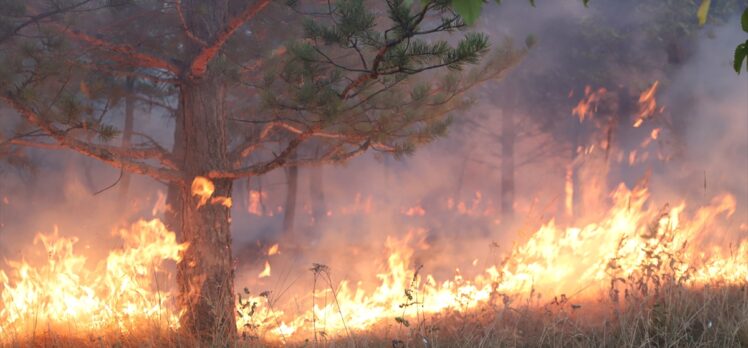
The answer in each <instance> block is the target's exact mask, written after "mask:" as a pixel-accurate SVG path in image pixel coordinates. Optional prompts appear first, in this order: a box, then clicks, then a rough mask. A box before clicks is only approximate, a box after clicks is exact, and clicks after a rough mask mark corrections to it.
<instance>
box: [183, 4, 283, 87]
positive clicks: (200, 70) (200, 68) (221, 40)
mask: <svg viewBox="0 0 748 348" xmlns="http://www.w3.org/2000/svg"><path fill="white" fill-rule="evenodd" d="M268 4H270V0H259V1H257V2H255V3H254V4H253V5H252V6H247V8H246V9H245V10H244V12H242V13H241V14H239V15H238V16H236V17H235V18H234V19H232V20H231V21H230V22H229V24H228V25H227V26H226V28H224V29H223V31H221V32H220V33H219V34H218V36H217V37H216V38H215V40H213V42H212V43H211V44H210V45H208V46H206V47H204V48H203V49H202V50H201V51H200V53H198V54H197V56H195V58H194V59H193V60H192V63H190V70H189V76H190V78H193V79H197V78H201V77H202V76H203V75H205V72H206V71H207V70H208V63H210V61H211V60H213V57H215V56H216V55H217V54H218V52H219V51H220V50H221V48H222V47H223V45H224V44H225V43H226V41H228V40H229V38H231V35H233V34H234V33H235V32H236V31H237V30H238V29H239V28H240V27H241V26H242V25H243V24H244V23H246V22H247V21H249V20H250V19H252V18H253V17H254V16H255V15H257V14H258V13H259V12H260V11H262V10H263V9H264V8H265V7H266V6H267V5H268Z"/></svg>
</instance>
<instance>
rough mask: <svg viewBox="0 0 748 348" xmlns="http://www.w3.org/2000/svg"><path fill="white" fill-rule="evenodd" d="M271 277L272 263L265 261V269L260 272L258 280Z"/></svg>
mask: <svg viewBox="0 0 748 348" xmlns="http://www.w3.org/2000/svg"><path fill="white" fill-rule="evenodd" d="M269 276H270V262H268V261H265V268H264V269H263V270H262V272H260V274H259V275H258V276H257V278H265V277H269Z"/></svg>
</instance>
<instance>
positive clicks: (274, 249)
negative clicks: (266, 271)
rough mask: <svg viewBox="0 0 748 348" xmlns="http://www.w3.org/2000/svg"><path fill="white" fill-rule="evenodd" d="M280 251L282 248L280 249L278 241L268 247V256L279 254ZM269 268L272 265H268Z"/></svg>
mask: <svg viewBox="0 0 748 348" xmlns="http://www.w3.org/2000/svg"><path fill="white" fill-rule="evenodd" d="M279 252H280V250H279V247H278V243H276V244H273V245H272V246H271V247H270V248H269V249H268V256H272V255H275V254H278V253H279ZM268 268H270V267H269V265H268Z"/></svg>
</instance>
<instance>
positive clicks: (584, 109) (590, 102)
mask: <svg viewBox="0 0 748 348" xmlns="http://www.w3.org/2000/svg"><path fill="white" fill-rule="evenodd" d="M606 93H608V90H607V89H605V88H599V89H598V90H597V91H592V87H590V86H586V87H585V88H584V98H583V99H582V100H580V101H579V103H578V104H577V106H576V107H574V109H572V111H571V113H572V114H573V115H575V116H577V117H578V118H579V122H584V120H585V119H587V118H590V117H592V115H594V113H595V111H597V105H598V104H599V103H600V101H602V99H603V97H604V96H605V94H606Z"/></svg>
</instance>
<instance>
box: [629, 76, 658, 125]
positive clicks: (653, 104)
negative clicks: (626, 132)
mask: <svg viewBox="0 0 748 348" xmlns="http://www.w3.org/2000/svg"><path fill="white" fill-rule="evenodd" d="M659 85H660V81H655V82H654V83H653V84H652V86H651V87H649V88H648V89H647V90H645V91H644V92H642V94H641V95H639V114H638V115H637V118H636V120H635V121H634V128H639V127H640V126H641V125H642V123H644V121H645V120H646V119H648V118H650V117H652V116H653V115H654V114H655V112H657V100H655V93H657V87H658V86H659ZM663 110H664V109H663Z"/></svg>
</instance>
